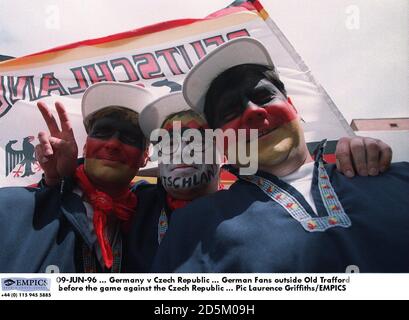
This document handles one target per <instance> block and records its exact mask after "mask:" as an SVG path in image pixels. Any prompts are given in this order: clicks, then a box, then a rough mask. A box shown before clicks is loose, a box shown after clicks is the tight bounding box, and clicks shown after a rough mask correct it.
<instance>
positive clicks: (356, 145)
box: [350, 137, 368, 176]
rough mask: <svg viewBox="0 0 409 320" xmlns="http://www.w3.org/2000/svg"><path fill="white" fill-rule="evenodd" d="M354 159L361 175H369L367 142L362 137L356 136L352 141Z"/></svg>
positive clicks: (351, 147)
mask: <svg viewBox="0 0 409 320" xmlns="http://www.w3.org/2000/svg"><path fill="white" fill-rule="evenodd" d="M350 149H351V154H352V161H353V163H354V166H355V169H356V171H357V172H358V174H359V175H360V176H367V175H368V167H367V163H366V151H365V142H364V138H362V137H354V138H352V139H351V142H350Z"/></svg>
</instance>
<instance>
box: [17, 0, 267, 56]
mask: <svg viewBox="0 0 409 320" xmlns="http://www.w3.org/2000/svg"><path fill="white" fill-rule="evenodd" d="M255 3H257V6H258V7H260V8H261V9H263V6H261V4H260V3H259V2H258V1H256V2H255ZM246 10H248V11H258V9H256V8H255V6H253V4H252V3H251V2H244V3H242V4H240V5H239V6H237V7H228V8H225V9H222V10H219V11H216V12H214V13H212V14H211V15H209V16H207V17H206V18H204V19H178V20H171V21H165V22H159V23H156V24H152V25H149V26H145V27H141V28H138V29H135V30H130V31H125V32H121V33H116V34H113V35H109V36H105V37H101V38H95V39H88V40H83V41H79V42H74V43H70V44H67V45H63V46H58V47H55V48H51V49H48V50H44V51H40V52H36V53H32V54H29V55H26V56H22V58H24V57H32V56H37V55H40V54H46V53H53V52H58V51H62V50H68V49H74V48H78V47H82V46H94V45H98V44H103V43H106V42H111V41H116V40H123V39H127V38H132V37H138V36H143V35H147V34H150V33H155V32H160V31H164V30H167V29H172V28H177V27H182V26H185V25H188V24H192V23H195V22H198V21H204V20H210V19H214V18H217V17H220V16H224V15H229V14H232V13H236V12H241V11H246Z"/></svg>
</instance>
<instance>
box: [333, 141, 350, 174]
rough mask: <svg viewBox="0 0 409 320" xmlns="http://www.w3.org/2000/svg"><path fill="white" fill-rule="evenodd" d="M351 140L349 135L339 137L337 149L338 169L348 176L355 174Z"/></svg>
mask: <svg viewBox="0 0 409 320" xmlns="http://www.w3.org/2000/svg"><path fill="white" fill-rule="evenodd" d="M350 141H351V138H349V137H344V138H341V139H339V141H338V143H337V146H336V150H335V156H336V159H337V160H336V164H337V169H338V170H339V171H341V172H342V173H343V174H344V175H345V176H347V177H348V178H352V177H353V176H354V175H355V174H354V168H353V164H352V156H351V149H350Z"/></svg>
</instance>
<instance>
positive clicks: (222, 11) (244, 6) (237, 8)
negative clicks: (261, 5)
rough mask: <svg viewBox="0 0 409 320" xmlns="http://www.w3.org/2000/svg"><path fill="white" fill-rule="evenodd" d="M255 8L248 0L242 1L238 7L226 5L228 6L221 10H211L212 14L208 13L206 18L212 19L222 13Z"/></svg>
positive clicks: (227, 13) (226, 13) (222, 14)
mask: <svg viewBox="0 0 409 320" xmlns="http://www.w3.org/2000/svg"><path fill="white" fill-rule="evenodd" d="M253 10H256V9H255V8H254V7H253V5H252V4H251V3H249V2H244V3H242V4H241V5H240V6H238V7H228V8H224V9H221V10H218V11H216V12H213V13H212V14H210V15H208V16H207V17H206V18H205V20H206V19H214V18H218V17H221V16H224V15H229V14H233V13H237V12H242V11H253Z"/></svg>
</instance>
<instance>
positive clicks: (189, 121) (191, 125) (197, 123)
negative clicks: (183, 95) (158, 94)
mask: <svg viewBox="0 0 409 320" xmlns="http://www.w3.org/2000/svg"><path fill="white" fill-rule="evenodd" d="M174 121H180V122H181V125H182V128H188V129H208V128H209V127H208V125H207V123H206V122H205V121H204V120H202V119H201V118H199V117H198V116H193V115H190V114H182V115H176V116H174V117H172V118H171V119H169V120H167V121H166V122H165V123H164V125H163V127H162V128H163V129H165V130H168V131H171V130H172V129H173V122H174Z"/></svg>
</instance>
